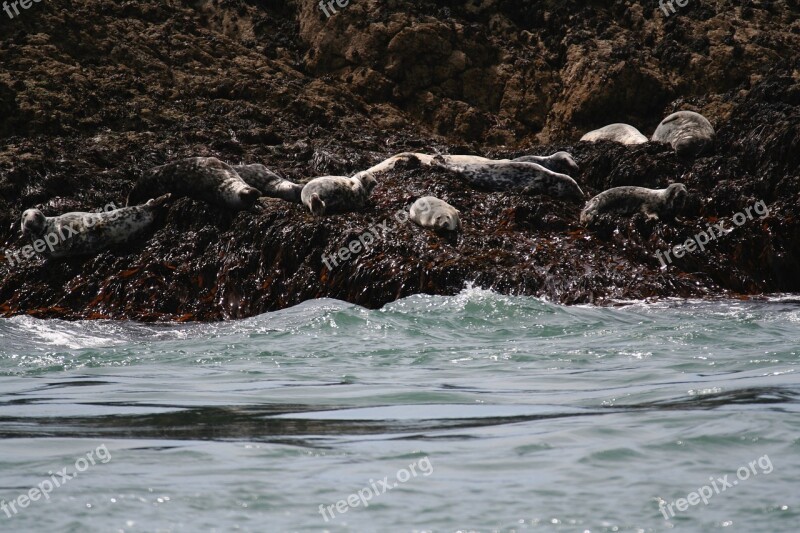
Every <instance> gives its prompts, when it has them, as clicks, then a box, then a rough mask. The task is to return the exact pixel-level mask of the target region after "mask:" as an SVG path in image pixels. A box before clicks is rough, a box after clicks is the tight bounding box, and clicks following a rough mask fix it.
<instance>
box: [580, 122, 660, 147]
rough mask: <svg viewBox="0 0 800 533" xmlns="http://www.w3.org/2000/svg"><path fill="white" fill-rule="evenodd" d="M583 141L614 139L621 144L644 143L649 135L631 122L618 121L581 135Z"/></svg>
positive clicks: (613, 140)
mask: <svg viewBox="0 0 800 533" xmlns="http://www.w3.org/2000/svg"><path fill="white" fill-rule="evenodd" d="M581 141H585V142H597V141H612V142H616V143H621V144H643V143H646V142H647V137H645V136H644V135H642V132H640V131H639V130H637V129H636V128H634V127H633V126H631V125H630V124H622V123H616V124H609V125H608V126H603V127H602V128H600V129H597V130H593V131H590V132H589V133H587V134H586V135H584V136H583V137H581Z"/></svg>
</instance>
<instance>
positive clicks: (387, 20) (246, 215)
mask: <svg viewBox="0 0 800 533" xmlns="http://www.w3.org/2000/svg"><path fill="white" fill-rule="evenodd" d="M66 5H67V3H66V2H65V1H62V0H51V1H49V2H47V3H45V2H42V3H40V4H37V5H36V6H35V9H31V10H29V11H26V12H25V16H24V17H19V19H18V20H17V19H15V20H13V21H6V22H5V23H3V24H4V26H3V27H4V28H12V31H9V32H5V33H3V34H1V35H0V139H2V143H1V144H0V247H2V248H5V249H8V248H10V249H12V250H13V249H17V248H19V247H20V246H23V245H24V244H26V243H25V242H24V240H23V239H22V237H21V235H20V232H19V216H20V214H21V212H22V211H23V210H24V209H26V208H32V207H36V208H39V209H42V211H43V212H44V213H45V214H46V215H48V216H52V215H57V214H61V213H63V212H65V211H67V210H86V211H92V210H96V209H98V208H101V207H102V206H104V205H106V204H108V203H110V202H114V203H116V205H118V206H121V205H123V204H124V199H125V197H126V195H127V194H128V192H129V191H130V190H131V188H132V187H133V184H134V183H135V181H136V179H137V178H138V177H139V176H140V175H141V174H142V173H143V172H144V171H145V170H147V169H149V168H151V167H154V166H156V165H160V164H163V163H165V162H168V161H174V160H176V159H179V158H184V157H192V156H206V157H211V156H213V157H218V158H220V159H222V160H224V161H226V162H228V163H230V164H240V163H263V164H265V165H266V166H267V167H269V168H270V169H272V170H275V171H276V172H278V173H279V174H280V175H281V176H282V177H286V178H288V179H291V180H294V181H297V182H304V181H307V180H308V179H310V178H313V177H314V176H316V175H320V174H343V175H348V174H352V173H355V172H356V171H359V170H363V169H365V168H367V167H369V166H370V165H372V164H374V163H376V162H378V161H380V160H382V159H383V158H385V157H387V156H389V155H392V154H394V153H399V152H402V151H409V150H411V151H422V152H427V153H432V152H435V151H440V152H443V153H463V154H479V155H488V156H491V157H510V158H513V157H518V156H520V155H525V154H535V155H548V154H550V153H553V152H555V151H558V150H567V151H570V152H571V153H572V154H573V155H574V156H575V158H576V160H577V161H578V163H579V165H580V168H581V171H580V174H579V175H576V176H573V177H574V178H575V179H576V180H577V181H578V183H579V184H580V186H581V188H582V189H583V190H584V192H586V194H587V199H588V198H589V197H591V196H593V195H595V194H597V193H599V192H602V191H603V190H605V189H608V188H610V187H616V186H622V185H638V186H644V187H651V188H663V187H666V186H667V185H668V184H670V183H674V182H682V183H685V184H686V186H687V187H688V189H689V191H690V193H691V194H690V198H689V201H688V203H687V208H686V209H685V211H684V213H683V215H682V216H680V217H678V218H677V219H676V220H674V221H650V220H646V219H644V218H643V217H641V216H634V217H629V218H621V219H620V218H615V219H609V220H607V221H604V223H603V224H602V225H601V227H599V228H597V229H594V230H588V229H586V228H583V227H582V226H580V224H579V223H578V216H579V213H580V210H581V208H582V207H583V206H582V205H580V203H579V202H578V203H571V202H566V201H560V200H555V199H552V198H548V197H545V196H526V195H522V194H512V193H497V192H489V191H482V190H476V189H474V188H472V187H469V186H467V185H466V184H465V183H463V182H462V181H460V180H459V179H458V178H457V177H455V176H452V175H449V174H447V173H443V172H441V171H439V170H436V169H430V168H420V167H414V166H413V165H411V166H400V167H399V168H397V169H396V170H394V171H392V172H390V173H389V174H387V175H386V176H385V177H383V178H382V179H381V180H380V184H379V187H378V189H376V190H375V192H374V193H373V195H372V197H371V201H370V203H369V204H368V205H367V207H366V208H365V209H364V210H363V211H361V212H358V213H353V214H347V215H336V216H330V217H324V218H314V217H313V216H311V214H310V213H308V212H307V210H304V209H303V208H302V206H299V205H294V204H289V203H286V202H282V201H280V200H276V199H262V200H260V201H259V203H258V205H257V206H256V208H255V209H253V210H252V211H248V212H242V213H238V214H237V213H229V212H225V211H222V210H220V209H218V208H215V207H212V206H208V205H206V204H203V203H199V202H195V201H192V200H189V199H181V200H179V201H177V202H176V203H175V204H174V205H173V206H172V207H171V208H170V211H169V213H168V214H167V215H166V217H165V220H164V221H163V223H162V224H161V225H160V226H159V227H158V228H157V229H155V231H154V232H153V234H152V235H148V236H143V237H142V238H140V239H139V240H138V241H136V242H133V243H131V244H129V245H126V246H124V247H118V248H115V249H110V250H107V251H104V252H103V253H101V254H99V255H97V256H95V257H89V258H74V259H69V260H64V261H49V262H45V261H44V260H42V259H39V258H35V259H32V260H30V261H27V262H25V263H23V264H21V265H10V264H9V263H8V262H7V261H0V313H2V314H3V315H14V314H21V313H28V314H32V315H35V316H42V317H65V318H103V317H108V318H136V319H140V320H219V319H226V318H239V317H245V316H251V315H254V314H257V313H262V312H264V311H269V310H275V309H280V308H284V307H287V306H290V305H294V304H297V303H299V302H302V301H304V300H307V299H309V298H318V297H323V296H326V297H333V298H340V299H344V300H348V301H351V302H355V303H358V304H362V305H365V306H369V307H378V306H381V305H383V304H385V303H386V302H389V301H392V300H394V299H397V298H400V297H403V296H407V295H410V294H414V293H419V292H427V293H436V294H454V293H457V292H458V291H460V290H461V289H462V288H463V287H464V286H465V284H468V283H472V284H476V285H479V286H483V287H487V288H493V289H494V290H497V291H501V292H506V293H511V294H529V295H537V296H543V297H547V298H549V299H552V300H554V301H558V302H563V303H586V302H591V303H607V302H610V301H613V300H615V299H630V298H639V299H640V298H655V297H670V296H678V297H689V296H696V297H705V296H720V295H736V294H760V293H764V292H779V291H798V290H800V278H798V277H797V275H796V273H797V271H798V270H799V269H800V170H799V169H800V111H799V109H800V76H798V67H799V66H798V64H797V57H799V56H800V22H798V21H797V18H796V7H793V4H791V3H790V2H786V1H777V2H770V3H766V4H763V5H762V4H753V3H750V4H748V5H747V6H744V7H742V6H739V5H738V4H737V5H734V4H733V3H730V2H727V1H722V0H720V1H707V2H702V3H699V2H698V3H690V4H689V5H688V6H686V7H685V8H681V10H680V11H679V12H678V13H676V14H675V15H672V16H670V17H664V16H663V14H662V13H661V12H660V10H659V9H658V7H657V5H655V4H654V5H652V6H643V5H639V4H635V3H630V2H626V1H621V0H617V1H612V2H607V3H604V4H603V5H602V6H601V5H586V4H585V3H581V2H577V1H567V2H467V3H463V4H458V5H452V6H448V7H443V6H441V5H439V4H438V3H430V2H410V1H406V0H395V1H391V2H384V1H381V2H378V1H375V0H365V1H363V2H362V1H359V2H351V3H350V4H349V5H348V6H347V7H345V8H342V9H339V10H338V12H337V13H336V14H335V15H333V16H331V17H330V18H326V17H325V15H324V14H323V13H322V12H321V11H320V10H319V7H318V5H317V4H315V3H313V2H303V3H300V2H272V1H270V2H249V1H247V2H240V1H233V0H214V1H205V2H199V3H193V4H178V5H170V6H169V7H167V6H165V5H164V4H163V3H159V2H156V1H155V0H141V1H138V2H125V3H119V4H118V3H109V2H100V1H99V0H86V1H84V2H80V3H75V2H70V3H69V7H68V8H67V7H66ZM9 23H10V24H9ZM680 110H691V111H696V112H699V113H702V114H703V115H704V116H706V117H708V118H709V119H710V120H711V121H712V123H713V124H714V126H715V129H716V132H717V138H716V141H715V145H714V150H713V151H712V152H709V153H707V154H703V155H701V156H700V157H698V158H696V159H692V160H687V159H682V158H679V157H677V156H676V154H675V153H674V152H673V151H672V150H671V149H670V147H669V146H667V145H662V144H659V143H652V142H650V143H645V144H642V145H637V146H630V147H626V146H622V145H618V144H614V143H605V142H599V143H595V144H590V143H579V142H577V140H578V139H579V138H580V136H581V135H582V134H583V133H585V132H587V131H590V130H592V129H595V128H597V127H601V126H604V125H606V124H609V123H613V122H626V123H630V124H632V125H634V126H636V127H637V128H639V129H640V130H641V131H642V133H644V134H645V135H646V136H650V134H651V133H652V132H653V131H654V130H655V128H656V126H657V125H658V124H659V122H661V120H662V119H663V118H664V117H666V116H667V115H669V114H670V113H673V112H675V111H680ZM426 195H433V196H437V197H439V198H442V199H444V200H446V201H447V202H448V203H450V204H451V205H453V206H454V207H456V208H457V209H459V211H461V220H462V223H463V226H464V228H463V233H461V234H459V235H457V236H455V237H453V236H446V235H437V234H436V233H434V232H430V231H425V230H422V229H421V228H418V227H416V226H415V225H414V224H411V223H408V222H402V221H400V220H398V219H396V218H395V215H396V214H397V213H400V212H407V209H408V207H409V205H410V204H411V202H413V201H414V200H415V199H416V198H419V197H421V196H426ZM758 201H763V202H764V203H765V205H767V206H768V207H769V215H768V216H766V217H763V218H754V219H753V220H748V221H747V222H746V223H744V224H743V225H741V226H736V227H735V228H734V229H733V231H731V232H729V233H727V234H726V235H724V236H722V237H720V238H718V239H715V240H714V241H713V242H711V243H710V244H709V245H708V246H707V247H706V249H705V250H704V251H703V252H702V253H688V254H685V255H683V256H682V257H679V258H677V257H676V258H674V260H673V262H672V263H671V264H669V265H668V266H666V267H663V265H662V264H661V263H660V261H659V259H658V257H657V252H659V251H662V252H663V251H664V250H669V249H672V248H673V247H675V246H676V245H679V244H681V243H685V242H686V241H687V239H692V238H694V237H695V236H696V235H697V234H698V232H701V231H704V230H705V229H706V228H707V227H708V226H709V225H710V224H715V223H719V222H720V221H723V222H724V223H725V224H726V225H727V226H728V227H731V226H732V224H733V217H734V215H735V214H736V213H738V212H740V211H742V210H745V209H746V208H748V207H750V206H752V205H754V204H755V202H758ZM387 228H388V229H387ZM367 233H369V234H371V235H374V236H375V237H374V239H373V242H371V243H370V244H369V246H367V247H366V249H364V244H363V242H366V240H367V238H366V237H365V236H366V235H367ZM359 238H361V239H359ZM353 242H361V243H362V249H361V250H359V251H358V252H353V251H352V249H353V248H351V243H353ZM342 250H345V252H342ZM348 252H349V254H348ZM342 255H349V257H348V258H347V259H341V257H342ZM331 257H339V258H340V259H338V260H336V264H335V265H334V264H333V263H332V260H331V259H330V258H331ZM325 259H327V260H328V263H329V264H330V265H331V268H329V267H328V266H326V264H325V262H324V260H325Z"/></svg>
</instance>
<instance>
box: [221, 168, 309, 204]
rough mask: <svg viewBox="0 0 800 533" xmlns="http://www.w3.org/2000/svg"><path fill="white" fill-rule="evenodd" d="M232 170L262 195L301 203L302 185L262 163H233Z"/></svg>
mask: <svg viewBox="0 0 800 533" xmlns="http://www.w3.org/2000/svg"><path fill="white" fill-rule="evenodd" d="M233 170H235V171H236V173H237V174H239V177H240V178H242V179H243V180H244V181H245V182H246V183H247V184H248V185H250V186H251V187H255V188H256V189H258V190H259V191H261V194H262V195H263V196H267V197H269V198H280V199H281V200H286V201H287V202H293V203H296V204H300V203H302V201H301V200H300V193H301V192H302V191H303V185H301V184H299V183H294V182H292V181H289V180H287V179H283V178H282V177H280V176H278V175H277V174H275V173H274V172H272V171H271V170H269V169H268V168H267V167H265V166H264V165H261V164H252V165H235V166H234V167H233Z"/></svg>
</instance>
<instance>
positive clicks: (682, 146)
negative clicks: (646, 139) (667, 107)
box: [653, 111, 716, 157]
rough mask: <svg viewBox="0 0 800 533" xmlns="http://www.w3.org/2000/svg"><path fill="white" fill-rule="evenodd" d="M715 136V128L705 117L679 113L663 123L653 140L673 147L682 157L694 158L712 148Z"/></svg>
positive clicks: (684, 112)
mask: <svg viewBox="0 0 800 533" xmlns="http://www.w3.org/2000/svg"><path fill="white" fill-rule="evenodd" d="M715 135H716V134H715V132H714V127H713V126H711V123H710V122H709V121H708V119H706V117H704V116H703V115H701V114H699V113H695V112H694V111H678V112H677V113H673V114H671V115H670V116H668V117H667V118H665V119H664V120H662V121H661V124H659V125H658V128H656V131H655V133H653V140H654V141H658V142H662V143H668V144H670V145H672V148H673V149H674V150H675V152H677V153H678V155H679V156H681V157H694V156H698V155H700V154H702V153H704V152H706V151H708V150H709V149H710V148H711V146H712V144H713V142H714V137H715Z"/></svg>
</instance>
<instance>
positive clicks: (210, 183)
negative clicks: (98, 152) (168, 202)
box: [127, 157, 261, 211]
mask: <svg viewBox="0 0 800 533" xmlns="http://www.w3.org/2000/svg"><path fill="white" fill-rule="evenodd" d="M167 193H170V194H172V195H173V196H175V197H180V196H188V197H189V198H193V199H195V200H200V201H203V202H208V203H210V204H213V205H216V206H219V207H222V208H225V209H232V210H234V211H241V210H246V209H250V208H251V207H253V204H255V202H256V200H258V198H259V196H261V191H259V190H258V189H255V188H253V187H251V186H249V185H248V184H247V183H246V182H245V181H244V180H243V179H242V178H241V177H239V174H237V173H236V171H235V170H234V169H233V167H231V166H230V165H228V164H226V163H223V162H222V161H220V160H219V159H217V158H216V157H190V158H188V159H181V160H179V161H173V162H171V163H167V164H166V165H162V166H159V167H155V168H152V169H150V170H148V171H147V172H145V173H144V175H143V176H142V177H141V178H139V181H137V182H136V185H135V186H134V187H133V190H132V191H131V192H130V194H129V195H128V202H127V204H128V205H132V204H137V203H141V202H143V201H146V200H147V199H148V198H153V197H155V196H161V195H163V194H167Z"/></svg>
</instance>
